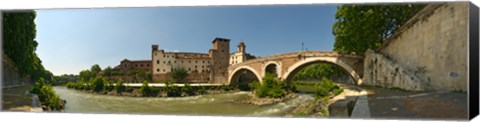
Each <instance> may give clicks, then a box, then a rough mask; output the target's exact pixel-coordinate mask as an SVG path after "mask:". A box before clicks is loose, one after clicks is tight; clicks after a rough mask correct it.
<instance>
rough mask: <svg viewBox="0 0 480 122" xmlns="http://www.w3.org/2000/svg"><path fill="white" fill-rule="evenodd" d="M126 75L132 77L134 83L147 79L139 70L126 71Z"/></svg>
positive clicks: (143, 72)
mask: <svg viewBox="0 0 480 122" xmlns="http://www.w3.org/2000/svg"><path fill="white" fill-rule="evenodd" d="M128 75H129V76H130V77H132V78H133V80H134V81H135V82H136V81H142V80H146V79H148V78H147V73H146V72H145V71H143V70H140V69H135V70H130V71H128Z"/></svg>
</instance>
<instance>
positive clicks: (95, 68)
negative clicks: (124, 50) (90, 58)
mask: <svg viewBox="0 0 480 122" xmlns="http://www.w3.org/2000/svg"><path fill="white" fill-rule="evenodd" d="M90 71H92V72H94V73H95V75H96V74H98V73H99V72H100V71H102V68H100V66H99V65H98V64H95V65H93V66H92V67H91V68H90Z"/></svg>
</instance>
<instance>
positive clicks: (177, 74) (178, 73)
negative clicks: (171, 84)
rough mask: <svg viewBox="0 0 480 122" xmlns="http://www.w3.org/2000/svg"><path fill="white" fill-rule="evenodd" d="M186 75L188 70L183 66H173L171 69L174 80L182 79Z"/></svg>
mask: <svg viewBox="0 0 480 122" xmlns="http://www.w3.org/2000/svg"><path fill="white" fill-rule="evenodd" d="M187 76H188V71H187V70H186V69H185V68H175V69H173V71H172V78H173V79H174V80H175V81H177V82H178V81H183V80H184V79H185V78H187Z"/></svg>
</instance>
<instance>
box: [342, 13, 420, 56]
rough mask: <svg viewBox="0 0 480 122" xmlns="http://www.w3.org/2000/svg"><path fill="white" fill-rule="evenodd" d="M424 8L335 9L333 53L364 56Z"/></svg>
mask: <svg viewBox="0 0 480 122" xmlns="http://www.w3.org/2000/svg"><path fill="white" fill-rule="evenodd" d="M424 6H425V5H424V4H389V5H342V6H339V7H337V13H336V14H335V19H336V22H335V24H334V25H333V35H334V36H335V43H334V49H333V50H334V51H339V52H356V53H357V54H363V53H364V52H365V51H366V50H367V49H368V48H377V47H379V46H380V45H381V43H382V42H383V40H384V39H386V38H388V37H390V36H391V35H392V34H393V32H395V30H397V29H398V28H399V27H400V26H402V25H403V24H404V23H405V22H406V21H407V20H408V19H410V18H411V17H412V16H413V15H414V14H416V13H417V12H418V11H419V10H420V9H422V8H423V7H424Z"/></svg>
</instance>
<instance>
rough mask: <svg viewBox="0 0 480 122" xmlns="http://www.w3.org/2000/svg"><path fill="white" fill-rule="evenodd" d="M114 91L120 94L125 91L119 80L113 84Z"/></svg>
mask: <svg viewBox="0 0 480 122" xmlns="http://www.w3.org/2000/svg"><path fill="white" fill-rule="evenodd" d="M115 90H116V91H117V93H122V92H124V91H125V90H126V87H125V86H124V85H123V80H122V79H120V80H118V81H117V84H115Z"/></svg>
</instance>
